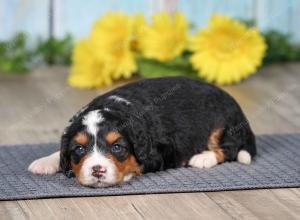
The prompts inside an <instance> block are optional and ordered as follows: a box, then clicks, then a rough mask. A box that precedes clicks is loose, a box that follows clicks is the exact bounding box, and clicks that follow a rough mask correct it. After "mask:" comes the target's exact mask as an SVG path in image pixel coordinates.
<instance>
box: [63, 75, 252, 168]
mask: <svg viewBox="0 0 300 220" xmlns="http://www.w3.org/2000/svg"><path fill="white" fill-rule="evenodd" d="M112 95H116V96H118V97H122V98H124V99H126V100H128V101H129V102H130V103H127V102H123V101H120V102H117V101H115V100H113V99H111V98H109V97H111V96H112ZM96 109H97V110H100V111H101V113H102V114H103V116H104V118H105V122H104V123H103V128H101V129H100V130H101V131H99V132H104V131H109V130H118V131H119V132H120V133H121V134H122V135H123V136H124V137H125V139H126V141H127V142H128V143H129V145H130V146H131V151H132V153H133V154H134V155H135V157H136V159H137V161H138V163H139V164H140V165H141V166H142V167H143V172H152V171H158V170H164V169H167V168H175V167H180V166H182V164H183V163H184V162H188V160H189V159H190V158H191V157H192V156H193V155H195V154H197V153H200V152H202V151H203V150H204V149H205V147H206V146H207V141H208V137H209V135H210V134H211V132H212V131H213V129H215V128H224V133H223V136H222V139H221V148H222V149H223V151H224V153H225V160H226V161H233V160H236V157H237V153H238V151H239V150H241V149H244V150H247V151H248V152H249V153H250V155H251V156H252V157H253V156H254V155H255V154H256V147H255V137H254V135H253V132H252V131H251V128H250V126H249V124H248V121H247V119H246V117H245V115H244V114H243V112H242V110H241V108H240V107H239V105H238V104H237V103H236V101H235V100H234V99H233V98H232V97H231V96H230V95H228V94H227V93H226V92H224V91H222V90H221V89H219V88H217V87H215V86H213V85H210V84H206V83H203V82H199V81H194V80H191V79H187V78H182V77H169V78H156V79H146V80H142V81H138V82H135V83H131V84H128V85H125V86H123V87H120V88H117V89H115V90H112V91H110V92H108V93H106V94H104V95H101V96H99V97H97V98H95V99H94V100H93V101H92V102H91V103H90V104H88V105H87V106H86V108H85V109H83V110H82V111H80V112H79V113H78V114H76V115H75V116H74V117H73V118H72V120H71V125H70V126H69V127H67V128H66V130H65V133H64V135H63V136H62V140H61V146H62V147H61V161H60V166H61V169H62V170H63V171H64V172H65V173H66V174H70V152H69V145H70V141H71V139H72V137H73V136H74V135H75V134H76V132H78V131H80V130H82V129H84V128H83V125H82V118H83V117H84V115H86V114H87V113H88V112H90V111H92V110H96ZM108 109H109V110H108Z"/></svg>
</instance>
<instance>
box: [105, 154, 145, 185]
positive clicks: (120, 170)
mask: <svg viewBox="0 0 300 220" xmlns="http://www.w3.org/2000/svg"><path fill="white" fill-rule="evenodd" d="M108 157H109V158H110V159H111V160H112V161H113V162H114V164H115V166H116V168H117V170H116V175H117V180H118V182H122V181H123V179H124V177H125V176H126V175H127V174H130V173H132V174H134V175H135V176H140V175H141V168H140V166H139V165H138V163H137V162H136V159H135V157H134V156H133V155H130V156H129V157H128V158H127V159H126V160H124V161H122V162H121V161H118V160H117V159H116V158H115V157H114V156H113V155H112V154H109V155H108Z"/></svg>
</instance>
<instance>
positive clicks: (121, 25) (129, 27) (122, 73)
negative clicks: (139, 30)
mask: <svg viewBox="0 0 300 220" xmlns="http://www.w3.org/2000/svg"><path fill="white" fill-rule="evenodd" d="M135 26H136V23H135V19H134V18H133V17H129V16H127V15H124V14H123V13H107V14H106V15H104V16H103V17H102V18H101V19H99V20H98V21H97V22H96V23H95V25H94V28H93V29H92V32H91V35H90V41H91V44H92V45H93V49H94V50H95V51H96V52H95V55H96V57H97V58H98V59H99V60H104V61H105V63H108V64H109V65H111V66H112V67H114V69H113V72H112V77H113V78H114V79H119V78H121V77H125V78H129V77H130V76H131V75H132V73H133V72H135V71H136V69H137V65H136V62H135V53H134V51H133V50H132V48H131V46H132V40H133V31H134V29H135Z"/></svg>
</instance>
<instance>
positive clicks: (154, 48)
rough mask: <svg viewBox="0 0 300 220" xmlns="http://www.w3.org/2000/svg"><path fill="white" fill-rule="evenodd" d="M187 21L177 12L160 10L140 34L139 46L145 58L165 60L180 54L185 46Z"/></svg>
mask: <svg viewBox="0 0 300 220" xmlns="http://www.w3.org/2000/svg"><path fill="white" fill-rule="evenodd" d="M187 29H188V23H187V21H186V19H185V17H184V16H183V15H182V14H180V13H179V12H177V13H175V14H174V16H170V15H168V14H167V13H166V12H161V13H158V14H156V15H155V16H153V21H152V24H151V25H148V26H145V27H144V28H143V29H142V31H141V34H140V48H141V51H142V54H143V55H144V56H145V57H146V58H153V59H157V60H159V61H166V60H170V59H173V58H175V57H176V56H179V55H181V53H182V52H183V50H184V49H185V48H186V41H187Z"/></svg>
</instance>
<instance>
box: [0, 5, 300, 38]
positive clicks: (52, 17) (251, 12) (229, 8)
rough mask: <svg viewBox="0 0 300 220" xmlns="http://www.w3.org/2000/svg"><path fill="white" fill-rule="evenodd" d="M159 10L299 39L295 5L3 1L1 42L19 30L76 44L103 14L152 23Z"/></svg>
mask: <svg viewBox="0 0 300 220" xmlns="http://www.w3.org/2000/svg"><path fill="white" fill-rule="evenodd" d="M162 10H165V11H168V12H172V11H176V10H179V11H181V12H182V13H184V15H185V16H186V17H187V18H188V20H189V21H190V22H192V23H193V24H194V25H195V26H197V27H203V26H206V25H207V22H208V20H209V18H210V16H211V14H212V13H216V12H218V13H220V14H225V15H230V16H232V17H236V18H242V19H245V20H256V21H257V26H258V27H259V28H260V30H263V31H265V30H270V29H275V30H278V31H281V32H282V33H289V34H292V36H293V40H295V41H299V40H300V29H299V27H300V19H299V15H300V2H299V0H273V1H272V0H261V1H260V0H243V1H239V0H189V1H184V0H146V1H141V0H123V1H122V0H89V1H88V2H85V3H82V1H79V0H1V1H0V39H1V40H8V39H10V38H11V37H13V36H14V35H15V34H16V33H17V32H20V31H22V32H25V33H28V35H29V36H30V37H33V38H34V37H38V36H41V37H43V38H48V37H49V36H51V35H53V36H55V37H58V38H61V37H64V36H65V34H67V33H70V34H71V35H72V36H73V37H74V38H75V39H79V38H81V37H84V36H86V35H87V34H88V33H89V31H90V28H91V26H92V25H93V23H94V22H95V20H96V19H98V18H99V17H100V16H101V15H103V14H105V13H106V12H107V11H123V12H126V13H128V14H135V13H137V12H141V13H143V14H144V15H145V16H146V17H148V18H150V17H151V16H152V15H153V14H154V13H155V12H158V11H162Z"/></svg>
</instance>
